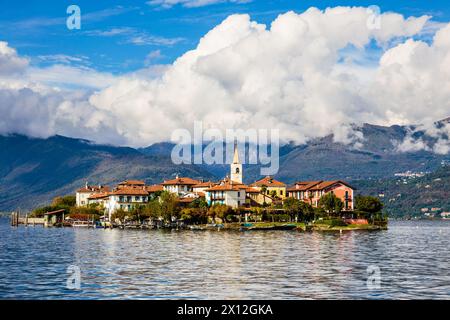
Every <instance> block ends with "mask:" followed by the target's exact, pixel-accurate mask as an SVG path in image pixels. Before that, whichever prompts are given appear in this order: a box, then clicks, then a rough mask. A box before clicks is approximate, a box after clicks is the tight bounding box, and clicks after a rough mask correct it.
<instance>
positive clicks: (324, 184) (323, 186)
mask: <svg viewBox="0 0 450 320" xmlns="http://www.w3.org/2000/svg"><path fill="white" fill-rule="evenodd" d="M337 183H340V184H343V185H345V186H347V187H349V188H352V189H355V188H354V187H352V186H351V185H350V184H348V183H347V182H345V181H342V180H332V181H322V182H321V183H320V184H318V185H317V186H315V187H314V189H315V188H317V189H318V190H323V189H326V188H328V187H331V186H333V185H335V184H337Z"/></svg>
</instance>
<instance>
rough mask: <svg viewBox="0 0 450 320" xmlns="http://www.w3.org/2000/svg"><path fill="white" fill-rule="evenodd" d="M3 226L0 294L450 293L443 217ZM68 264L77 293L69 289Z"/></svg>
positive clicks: (449, 226) (449, 224)
mask: <svg viewBox="0 0 450 320" xmlns="http://www.w3.org/2000/svg"><path fill="white" fill-rule="evenodd" d="M8 223H9V221H8V220H6V219H0V298H3V299H5V298H6V299H10V298H19V299H57V298H58V299H123V298H125V299H179V298H196V299H197V298H198V299H317V298H326V299H351V298H355V299H389V298H399V299H412V298H416V299H425V298H432V299H450V250H449V249H450V245H449V244H450V241H449V240H450V238H449V235H450V221H401V222H400V221H399V222H397V221H393V222H391V223H390V225H389V230H387V231H376V232H367V231H353V232H344V233H342V234H339V233H318V232H315V233H300V232H296V231H292V232H286V231H254V232H224V231H221V232H212V231H206V232H202V231H197V232H193V231H158V230H146V231H144V230H136V231H132V230H117V229H114V230H100V229H97V230H94V229H86V230H83V229H71V228H64V229H58V228H54V229H44V228H42V227H27V228H26V227H19V228H12V227H10V226H9V224H8ZM70 266H76V267H75V268H77V267H79V270H80V273H81V277H80V285H81V288H80V290H76V289H70V288H71V286H70V283H69V287H67V279H68V278H69V277H71V276H72V277H73V275H72V272H70V270H73V269H69V272H68V268H71V267H70ZM72 268H73V267H72ZM378 271H379V273H378ZM377 275H379V277H377ZM368 277H369V281H368ZM378 279H379V281H378Z"/></svg>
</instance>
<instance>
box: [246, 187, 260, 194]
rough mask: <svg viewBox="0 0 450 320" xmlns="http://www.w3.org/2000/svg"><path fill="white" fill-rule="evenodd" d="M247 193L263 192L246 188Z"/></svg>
mask: <svg viewBox="0 0 450 320" xmlns="http://www.w3.org/2000/svg"><path fill="white" fill-rule="evenodd" d="M245 192H247V193H260V192H261V191H260V190H258V189H255V188H251V187H250V188H246V189H245Z"/></svg>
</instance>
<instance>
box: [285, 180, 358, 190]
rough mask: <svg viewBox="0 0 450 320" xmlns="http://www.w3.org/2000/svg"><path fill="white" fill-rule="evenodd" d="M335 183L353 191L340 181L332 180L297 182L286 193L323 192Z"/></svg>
mask: <svg viewBox="0 0 450 320" xmlns="http://www.w3.org/2000/svg"><path fill="white" fill-rule="evenodd" d="M337 183H341V184H343V185H346V186H347V187H349V188H352V189H355V188H354V187H352V186H351V185H350V184H348V183H347V182H345V181H342V180H332V181H299V182H296V183H295V185H294V186H293V187H290V188H288V189H287V191H309V190H310V191H316V190H323V189H326V188H328V187H331V186H333V185H335V184H337Z"/></svg>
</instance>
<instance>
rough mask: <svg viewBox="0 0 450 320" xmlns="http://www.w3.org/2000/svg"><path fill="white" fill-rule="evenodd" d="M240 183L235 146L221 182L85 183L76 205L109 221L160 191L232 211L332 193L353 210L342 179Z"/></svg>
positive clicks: (351, 196)
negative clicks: (91, 209) (100, 213)
mask: <svg viewBox="0 0 450 320" xmlns="http://www.w3.org/2000/svg"><path fill="white" fill-rule="evenodd" d="M242 181H243V170H242V163H241V162H240V160H239V153H238V148H237V143H235V145H234V155H233V162H232V163H231V164H230V173H229V175H227V177H225V178H224V179H222V180H221V181H218V182H213V181H207V182H204V181H199V180H195V179H192V178H189V177H178V175H177V176H176V178H175V179H171V180H165V181H164V182H162V183H160V184H156V185H146V183H145V181H142V180H125V181H122V182H120V183H118V184H117V186H116V187H114V189H112V190H111V191H110V188H109V187H108V186H101V185H100V186H90V185H88V184H87V183H86V185H85V186H84V187H83V188H81V189H79V190H77V192H76V199H77V201H76V204H77V206H79V207H85V206H88V205H90V204H97V205H100V206H101V207H102V208H104V210H105V214H106V215H108V216H109V218H110V219H111V215H112V214H113V213H114V212H115V211H117V210H119V209H120V210H124V211H130V210H131V209H132V208H133V207H135V206H138V205H145V204H146V203H148V202H150V201H151V200H152V199H154V198H155V197H156V196H157V195H159V194H160V193H161V192H163V191H167V192H171V193H174V194H176V195H177V197H178V201H179V203H180V205H182V206H188V205H189V204H190V203H192V202H193V201H194V200H195V199H198V198H204V199H205V200H206V202H207V203H208V204H209V205H214V204H224V205H227V206H230V207H232V208H234V209H236V208H240V207H245V208H249V207H255V206H264V205H268V204H272V203H279V204H282V202H283V200H284V199H286V198H287V197H293V198H295V199H298V200H301V201H304V202H307V203H309V204H311V205H312V206H314V207H317V206H318V203H319V200H320V198H321V197H322V196H323V195H325V194H327V193H333V194H335V195H336V196H337V197H338V198H339V199H341V200H342V202H343V203H344V210H346V211H350V210H353V209H354V188H353V187H351V186H350V185H349V184H348V183H346V182H345V181H342V180H334V181H322V180H320V181H300V182H296V183H295V184H294V186H292V187H290V188H287V186H286V184H285V183H283V182H281V181H278V180H276V179H274V178H273V177H272V176H267V177H263V178H261V179H259V180H257V181H255V182H253V183H251V184H250V185H246V184H244V183H243V182H242Z"/></svg>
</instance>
